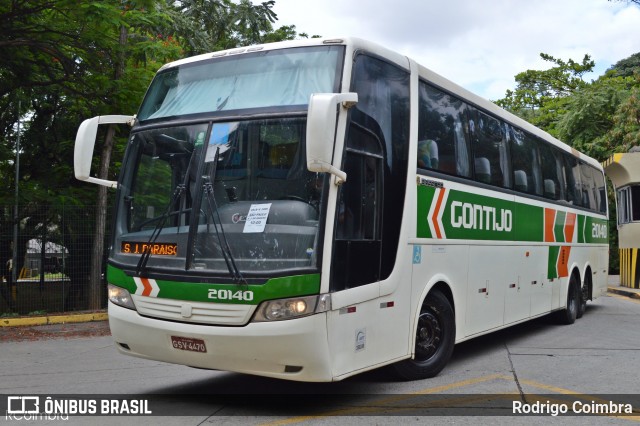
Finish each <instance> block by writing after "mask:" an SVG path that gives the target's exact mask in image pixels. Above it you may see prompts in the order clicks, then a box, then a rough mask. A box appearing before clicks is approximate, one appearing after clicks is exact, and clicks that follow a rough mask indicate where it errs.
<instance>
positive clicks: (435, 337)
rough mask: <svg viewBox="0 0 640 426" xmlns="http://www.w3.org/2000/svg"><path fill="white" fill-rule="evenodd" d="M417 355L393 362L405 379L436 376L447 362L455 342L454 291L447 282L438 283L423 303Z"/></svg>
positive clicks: (416, 341)
mask: <svg viewBox="0 0 640 426" xmlns="http://www.w3.org/2000/svg"><path fill="white" fill-rule="evenodd" d="M415 328H416V329H415V334H414V336H415V340H414V345H415V346H414V356H413V358H409V359H405V360H403V361H400V362H398V363H396V364H394V365H393V368H394V370H395V373H396V375H398V376H399V377H400V378H402V379H405V380H419V379H426V378H430V377H434V376H435V375H437V374H438V373H439V372H440V371H442V369H443V368H444V367H445V366H446V364H447V363H448V362H449V359H450V358H451V354H452V353H453V347H454V345H455V335H456V325H455V311H454V305H453V295H452V293H451V290H450V289H449V287H448V286H447V285H446V284H445V283H437V284H436V285H434V286H433V287H432V288H431V290H429V293H428V294H427V295H426V297H425V298H424V300H423V301H422V303H421V305H420V312H419V314H418V318H417V321H416V325H415Z"/></svg>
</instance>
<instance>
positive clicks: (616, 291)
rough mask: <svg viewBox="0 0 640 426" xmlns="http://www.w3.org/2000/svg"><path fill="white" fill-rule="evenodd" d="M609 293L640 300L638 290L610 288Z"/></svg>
mask: <svg viewBox="0 0 640 426" xmlns="http://www.w3.org/2000/svg"><path fill="white" fill-rule="evenodd" d="M608 291H609V293H613V294H618V295H620V296H627V297H630V298H632V299H640V291H639V290H637V289H625V288H623V287H609V288H608Z"/></svg>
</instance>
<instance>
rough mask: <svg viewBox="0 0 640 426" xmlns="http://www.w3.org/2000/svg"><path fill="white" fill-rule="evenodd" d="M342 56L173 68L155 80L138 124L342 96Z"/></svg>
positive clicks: (323, 50)
mask: <svg viewBox="0 0 640 426" xmlns="http://www.w3.org/2000/svg"><path fill="white" fill-rule="evenodd" d="M343 51H344V49H343V48H342V47H340V46H323V47H313V48H294V49H283V50H273V51H269V50H268V51H261V52H255V53H246V54H242V55H234V56H228V57H223V58H215V59H211V60H208V61H199V62H196V63H191V64H184V65H181V66H177V67H171V68H168V69H166V70H164V71H161V72H160V73H158V75H157V77H156V78H155V79H154V80H153V82H152V84H151V87H150V88H149V90H148V92H147V95H146V97H145V99H144V101H143V103H142V106H141V107H140V111H139V113H138V119H139V120H140V121H145V120H151V119H159V118H164V117H175V116H183V115H188V114H199V113H212V112H219V111H230V110H238V109H248V108H263V107H282V106H291V105H307V104H308V103H309V97H310V95H311V94H312V93H327V92H335V91H336V90H337V87H336V85H337V84H338V82H339V77H340V71H339V70H340V67H341V65H342V57H343Z"/></svg>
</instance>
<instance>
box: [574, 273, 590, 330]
mask: <svg viewBox="0 0 640 426" xmlns="http://www.w3.org/2000/svg"><path fill="white" fill-rule="evenodd" d="M590 289H591V274H590V272H589V271H587V275H585V277H584V285H583V286H582V290H581V291H580V304H579V305H578V313H577V314H576V318H582V316H583V315H584V312H585V311H586V310H587V300H589V292H590Z"/></svg>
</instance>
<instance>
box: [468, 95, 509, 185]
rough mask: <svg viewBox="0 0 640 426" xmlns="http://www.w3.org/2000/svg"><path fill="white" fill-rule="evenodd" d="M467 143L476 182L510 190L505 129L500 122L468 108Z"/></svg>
mask: <svg viewBox="0 0 640 426" xmlns="http://www.w3.org/2000/svg"><path fill="white" fill-rule="evenodd" d="M468 113H469V140H470V141H471V149H472V151H473V169H474V176H475V178H476V180H477V181H479V182H484V183H488V184H491V185H496V186H502V187H507V188H508V187H511V169H510V163H509V152H508V144H507V137H506V132H505V127H504V125H503V124H502V122H500V121H498V120H497V119H495V118H493V117H491V116H489V115H487V114H485V113H483V112H481V111H479V110H476V109H475V108H471V107H470V108H469V109H468Z"/></svg>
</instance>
